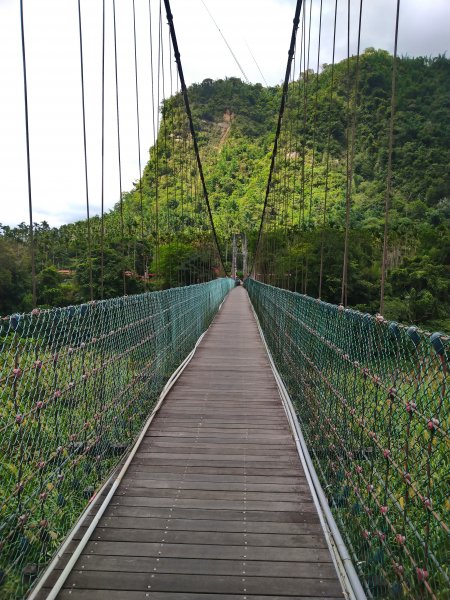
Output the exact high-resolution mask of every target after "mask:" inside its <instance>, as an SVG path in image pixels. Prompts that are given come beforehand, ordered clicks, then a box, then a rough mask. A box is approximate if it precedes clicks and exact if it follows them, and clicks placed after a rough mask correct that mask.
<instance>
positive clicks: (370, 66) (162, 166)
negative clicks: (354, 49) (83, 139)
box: [0, 49, 450, 329]
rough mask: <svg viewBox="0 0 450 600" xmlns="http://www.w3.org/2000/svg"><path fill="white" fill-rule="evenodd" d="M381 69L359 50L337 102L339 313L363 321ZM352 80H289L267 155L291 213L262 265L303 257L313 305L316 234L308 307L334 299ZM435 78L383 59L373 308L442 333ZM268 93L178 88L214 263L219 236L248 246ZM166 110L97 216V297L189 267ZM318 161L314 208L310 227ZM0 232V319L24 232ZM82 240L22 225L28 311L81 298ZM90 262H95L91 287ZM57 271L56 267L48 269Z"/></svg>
mask: <svg viewBox="0 0 450 600" xmlns="http://www.w3.org/2000/svg"><path fill="white" fill-rule="evenodd" d="M391 71H392V57H391V56H390V55H389V54H388V53H387V52H385V51H375V50H373V49H368V50H366V51H365V52H364V54H363V55H362V56H361V58H360V64H359V94H358V97H357V98H356V100H355V97H354V96H352V97H351V102H350V103H349V105H350V106H351V110H352V111H353V109H354V106H355V102H356V107H357V108H356V109H355V110H356V113H355V114H356V120H355V123H356V129H355V148H354V166H353V173H352V174H353V177H352V208H351V215H350V224H351V229H350V261H349V304H350V305H352V306H356V307H358V308H360V309H362V310H368V311H371V312H375V311H376V310H377V306H378V296H379V276H380V257H381V243H382V234H383V226H384V201H385V191H386V170H387V149H388V129H389V115H390V101H391V100H390V97H391ZM355 77H356V59H355V58H352V59H351V62H350V69H349V70H348V65H347V63H346V61H343V62H341V63H339V64H337V65H335V67H334V72H333V74H332V67H331V66H330V65H325V66H324V67H323V70H322V71H321V72H320V74H319V75H318V76H316V74H315V73H313V72H312V71H309V72H307V73H303V74H302V76H301V77H300V79H299V80H298V81H295V82H293V83H291V84H290V89H289V102H288V107H287V111H286V114H285V118H284V120H283V130H282V132H283V133H282V136H281V139H280V147H279V153H278V164H279V165H281V164H284V173H285V174H286V173H287V176H288V178H289V181H291V182H294V183H291V184H289V185H290V187H289V186H288V191H287V192H286V197H287V200H286V203H287V204H286V207H287V210H286V207H285V211H286V214H287V213H288V212H289V213H290V214H291V217H290V218H291V223H290V224H291V227H292V226H293V228H294V229H295V230H296V232H297V234H296V236H295V239H294V238H292V240H291V239H289V242H286V239H287V238H286V236H285V240H284V242H285V243H284V255H283V256H274V259H273V264H274V265H275V267H274V268H276V269H278V270H279V272H280V273H281V272H283V271H284V270H286V268H287V267H286V265H287V264H288V263H289V266H290V268H292V264H294V263H296V261H297V262H298V261H300V262H301V263H302V264H304V261H305V260H306V258H305V257H306V256H308V259H307V260H308V275H307V282H305V281H303V283H302V284H301V286H300V284H299V289H300V291H306V292H307V293H309V294H310V295H313V296H315V295H317V282H318V268H319V266H318V264H319V260H318V257H319V254H320V243H321V239H322V237H323V239H324V240H325V265H326V268H325V270H324V286H323V293H322V298H323V299H325V300H328V301H332V302H337V301H339V296H340V277H341V272H342V253H343V228H344V218H345V187H346V168H347V167H346V160H347V139H348V136H349V135H350V134H349V123H350V122H351V121H350V116H351V115H349V112H348V110H347V106H348V103H347V100H348V90H349V89H350V90H352V89H354V83H355ZM332 79H333V94H332V102H331V108H330V96H331V81H332ZM449 82H450V61H449V59H447V58H445V57H442V56H440V57H436V58H402V59H400V60H399V62H398V91H397V112H396V119H395V129H394V154H393V165H392V171H393V179H392V189H393V194H392V207H391V212H390V238H389V252H388V288H387V298H386V310H385V316H386V317H390V318H394V319H398V320H402V321H409V322H416V323H420V324H424V325H425V326H426V327H428V328H442V329H450V319H449V316H448V315H449V308H450V178H449V164H450V142H449V132H448V123H449V122H450V106H449V98H450V94H449V92H450V89H449V87H450V84H449ZM280 94H281V90H280V88H279V87H272V88H264V87H262V86H261V85H259V84H256V85H248V84H245V83H243V82H242V81H240V80H239V79H236V78H229V79H225V80H218V81H212V80H210V79H206V80H205V81H203V82H202V83H200V84H194V85H192V86H191V87H190V88H189V98H190V103H191V108H192V113H193V118H194V124H195V127H196V130H197V133H198V140H199V147H200V152H201V156H202V161H203V167H204V171H205V178H206V184H207V188H208V190H209V197H210V202H211V207H212V211H213V216H214V222H215V226H216V229H217V232H218V236H219V239H220V243H221V246H222V252H223V254H224V255H226V256H227V258H228V259H229V258H230V248H231V236H232V234H233V233H246V234H247V236H248V239H249V242H250V248H251V246H252V244H254V241H255V238H256V233H257V230H258V227H259V221H260V217H261V210H262V205H263V201H264V195H265V186H266V182H267V176H268V170H269V164H270V157H271V150H272V146H273V137H274V131H275V127H276V122H277V116H278V108H279V103H280ZM305 98H306V101H305ZM296 99H297V100H296ZM181 100H182V99H181V97H180V96H179V95H177V96H174V97H172V98H169V99H168V100H166V101H165V102H164V104H163V106H162V109H161V125H160V131H159V136H158V143H157V145H156V147H155V148H152V149H151V150H150V157H149V162H148V163H147V165H146V167H145V170H144V174H143V178H142V181H141V182H139V183H138V184H137V185H136V187H135V188H134V189H133V190H131V191H130V192H128V193H126V194H124V197H123V204H122V210H121V208H120V206H116V207H115V208H114V209H113V210H112V211H111V212H110V213H108V214H107V215H106V217H105V244H104V245H105V296H113V295H120V294H122V293H123V275H122V274H123V272H124V271H127V272H128V273H129V275H128V276H127V277H128V278H127V293H132V292H137V291H140V290H141V289H142V282H141V281H140V280H139V278H138V277H137V276H136V274H142V273H143V272H144V271H145V270H146V269H147V270H150V271H151V272H154V273H155V275H156V276H155V277H154V278H153V279H151V280H150V283H148V284H146V285H147V288H149V289H155V288H157V287H164V286H167V285H169V284H172V285H173V284H174V283H176V282H174V280H173V278H172V275H170V274H169V270H170V272H171V273H173V270H174V268H175V270H176V268H178V267H180V269H181V268H182V267H181V266H180V265H181V264H183V265H187V264H188V263H189V261H190V262H191V264H192V262H193V261H197V263H200V262H201V260H202V259H201V258H199V257H200V255H201V251H202V250H201V246H202V243H203V245H205V244H206V243H207V242H206V237H207V236H208V231H207V230H208V226H207V223H206V222H205V218H206V217H205V214H206V213H205V210H204V203H203V199H202V192H201V187H200V185H199V183H198V182H197V183H196V181H197V179H195V178H193V177H192V176H193V175H195V169H196V167H195V160H194V157H193V153H192V151H191V147H190V141H189V138H188V134H187V124H186V119H185V117H184V112H183V106H182V102H181ZM305 106H306V111H305V109H304V107H305ZM352 114H353V113H352ZM328 139H329V143H328ZM303 156H304V163H303V161H302V157H303ZM328 159H329V161H328V162H329V175H328V187H329V191H328V199H327V202H328V208H327V212H326V218H325V224H323V223H324V218H323V204H324V195H325V178H326V165H327V160H328ZM313 162H314V173H313V175H312V168H311V167H312V164H313ZM303 165H304V167H303ZM278 176H279V175H277V174H276V177H275V181H274V183H275V184H277V181H278V180H277V177H278ZM285 176H286V175H285ZM193 181H194V183H192V182H193ZM279 183H280V182H279V181H278V184H279ZM280 220H281V217H280ZM122 223H123V225H122ZM91 226H92V245H93V255H94V256H95V255H96V253H97V252H98V250H99V244H100V220H99V219H98V218H95V219H92V222H91ZM2 231H3V234H2V235H1V236H0V289H1V290H2V291H1V292H0V312H1V313H8V312H12V311H16V310H23V309H27V308H29V303H30V296H29V294H27V292H26V290H29V287H30V286H29V275H28V271H29V264H28V258H27V252H26V244H27V237H26V230H25V229H24V226H23V225H22V226H19V227H18V228H7V227H4V228H3V229H2ZM122 232H123V234H122ZM278 235H283V233H282V232H281V233H278ZM174 236H175V237H176V240H177V242H176V243H177V244H178V245H177V246H174ZM86 239H87V235H86V223H85V222H78V223H74V224H70V225H65V226H63V227H60V228H58V229H51V228H49V227H48V226H47V225H46V224H45V223H43V224H41V225H39V226H38V228H37V231H36V243H37V263H38V264H37V269H38V297H39V302H40V303H41V304H43V305H51V304H68V303H73V302H78V301H81V300H83V299H86V298H87V297H88V286H87V284H88V277H87V271H88V269H87V261H86V255H87V246H86V243H87V242H86ZM202 239H204V240H205V241H204V242H199V241H198V240H202ZM196 240H197V241H196ZM208 243H209V242H208ZM180 244H181V245H180ZM228 262H229V261H228ZM98 263H99V261H98V259H97V258H96V259H95V260H94V263H93V270H94V280H95V281H97V279H98V273H99V264H98ZM183 268H184V267H183ZM58 269H65V270H67V271H69V272H70V273H66V274H62V275H61V274H59V273H58ZM290 286H291V287H293V283H292V281H291V282H290ZM96 292H98V289H96Z"/></svg>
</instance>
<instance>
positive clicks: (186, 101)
mask: <svg viewBox="0 0 450 600" xmlns="http://www.w3.org/2000/svg"><path fill="white" fill-rule="evenodd" d="M298 1H300V3H301V0H298ZM164 6H165V8H166V15H167V20H168V23H169V28H170V35H171V39H172V45H173V50H174V55H175V60H176V63H177V67H178V74H179V78H180V85H181V93H182V95H183V99H184V105H185V109H186V113H187V116H188V121H189V129H190V132H191V136H192V143H193V145H194V152H195V157H196V160H197V166H198V171H199V175H200V180H201V182H202V188H203V196H204V199H205V202H206V206H207V209H208V215H209V221H210V224H211V231H212V233H213V237H214V241H215V244H216V247H217V252H218V255H219V259H220V263H221V266H222V269H223V270H224V273H225V275H227V270H226V267H225V263H224V261H223V257H222V251H221V248H220V244H219V239H218V237H217V232H216V228H215V226H214V220H213V216H212V211H211V205H210V202H209V196H208V190H207V188H206V182H205V177H204V173H203V166H202V162H201V159H200V152H199V149H198V142H197V135H196V133H195V129H194V122H193V120H192V113H191V107H190V104H189V97H188V93H187V87H186V82H185V79H184V73H183V67H182V64H181V56H180V51H179V48H178V41H177V36H176V33H175V26H174V23H173V15H172V11H171V8H170V1H169V0H164Z"/></svg>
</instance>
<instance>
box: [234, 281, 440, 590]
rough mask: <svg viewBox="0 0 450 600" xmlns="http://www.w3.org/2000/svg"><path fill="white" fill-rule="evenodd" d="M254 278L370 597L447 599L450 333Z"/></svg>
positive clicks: (270, 339) (250, 285)
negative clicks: (405, 323) (431, 331)
mask: <svg viewBox="0 0 450 600" xmlns="http://www.w3.org/2000/svg"><path fill="white" fill-rule="evenodd" d="M246 287H247V289H248V291H249V295H250V298H251V301H252V303H253V306H254V308H255V311H256V313H257V315H258V318H259V320H260V323H261V327H262V330H263V332H264V336H265V338H266V340H267V343H268V346H269V348H270V351H271V353H272V356H273V358H274V361H275V364H276V366H277V369H278V370H279V372H280V374H281V376H282V379H283V382H284V384H285V386H286V388H287V391H288V393H289V396H290V398H291V399H292V401H293V403H294V406H295V409H296V413H297V418H298V420H299V423H300V426H301V430H302V432H303V435H304V438H305V440H306V443H307V446H308V450H309V453H310V455H311V457H312V459H313V463H314V467H315V470H316V472H317V475H318V477H319V480H320V482H321V485H322V487H323V489H324V490H325V492H326V495H327V499H328V502H329V505H330V507H331V510H332V512H333V515H334V517H335V519H336V521H337V523H338V526H339V528H340V531H341V533H342V535H343V537H344V539H345V541H346V544H347V547H348V548H349V550H350V552H351V554H352V558H353V560H354V563H355V565H356V567H357V570H358V572H359V575H360V577H361V581H362V583H363V584H364V586H365V589H366V591H367V594H368V595H369V596H374V597H389V598H391V597H397V596H402V595H403V596H406V597H416V596H417V595H421V594H425V595H430V597H435V598H439V597H444V596H443V595H442V594H444V595H445V593H446V592H445V590H448V574H447V572H446V543H447V541H446V540H447V536H448V525H447V524H446V522H445V519H446V514H448V498H447V495H446V490H445V486H446V484H445V477H446V467H445V465H446V464H447V465H448V461H449V445H448V442H449V436H448V419H449V404H448V391H447V387H446V386H447V385H448V384H447V378H448V361H449V349H450V337H449V336H445V335H443V334H441V333H435V334H429V333H426V332H422V331H420V330H418V329H417V328H416V327H406V326H403V325H399V324H398V323H394V322H389V321H386V320H385V319H383V318H382V317H380V316H376V317H373V316H371V315H368V314H362V313H359V312H358V311H354V310H352V309H344V308H343V307H339V306H335V305H331V304H328V303H325V302H321V301H319V300H316V299H314V298H310V297H308V296H305V295H302V294H298V293H295V292H290V291H287V290H282V289H280V288H275V287H273V286H270V285H267V284H263V283H260V282H257V281H255V280H253V279H249V280H247V282H246ZM447 475H448V473H447Z"/></svg>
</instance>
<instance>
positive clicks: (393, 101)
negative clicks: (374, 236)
mask: <svg viewBox="0 0 450 600" xmlns="http://www.w3.org/2000/svg"><path fill="white" fill-rule="evenodd" d="M399 17H400V0H397V8H396V16H395V39H394V56H393V60H392V91H391V114H390V118H389V147H388V167H387V179H386V196H385V204H384V234H383V256H382V261H381V290H380V313H381V314H383V312H384V294H385V287H386V268H387V249H388V236H389V210H390V206H391V193H392V154H393V148H394V120H395V110H396V91H397V46H398V24H399Z"/></svg>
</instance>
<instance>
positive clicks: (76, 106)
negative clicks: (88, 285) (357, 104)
mask: <svg viewBox="0 0 450 600" xmlns="http://www.w3.org/2000/svg"><path fill="white" fill-rule="evenodd" d="M309 1H310V0H306V6H307V14H309ZM205 3H206V4H207V6H208V8H209V10H210V11H211V13H212V14H213V16H214V18H215V20H216V21H217V23H218V25H219V27H220V29H221V31H222V33H223V34H224V35H225V37H226V38H227V40H228V43H229V44H230V46H231V47H232V49H233V51H234V52H235V54H236V56H237V58H238V60H239V62H240V64H241V66H242V68H243V70H244V71H245V73H246V75H247V76H248V78H249V80H250V81H251V82H261V83H263V80H262V78H261V75H260V73H259V71H258V69H257V67H256V65H255V63H254V61H253V58H252V57H251V54H250V52H249V48H250V49H251V51H252V53H253V55H254V57H255V58H256V60H257V62H258V64H259V66H260V68H261V70H262V73H263V75H264V78H265V80H266V81H267V82H268V83H269V84H270V85H274V84H278V83H280V82H281V81H282V78H283V76H284V71H285V68H286V59H287V50H288V45H289V39H290V34H291V28H292V19H293V16H294V8H295V0H205ZM319 4H320V0H312V5H313V10H312V31H313V33H312V36H311V67H314V68H315V62H316V60H317V33H314V31H316V30H317V24H318V7H319ZM135 5H136V23H137V46H138V52H137V54H138V76H139V103H140V127H141V155H142V166H144V165H145V162H146V161H147V157H148V149H149V147H150V146H151V145H152V143H153V137H154V130H153V118H152V105H151V80H150V68H151V65H150V41H149V40H150V37H149V2H148V0H135ZM171 5H172V12H173V15H174V21H175V28H176V31H177V35H178V42H179V47H180V52H181V57H182V62H183V67H184V71H185V76H186V79H187V83H188V84H189V83H193V82H201V81H202V80H203V79H205V78H206V77H210V78H213V79H217V78H223V77H227V76H228V77H230V76H236V77H241V78H242V75H241V73H240V71H239V68H238V66H237V65H236V63H235V61H234V59H233V57H232V56H231V54H230V52H229V51H228V50H227V48H226V46H225V44H224V41H223V40H222V38H221V36H220V34H219V32H218V31H217V29H216V28H215V26H214V24H213V23H212V21H211V18H210V16H209V15H208V13H207V11H206V9H205V7H204V6H203V3H202V0H172V1H171ZM395 5H396V2H395V0H365V1H364V9H363V26H362V41H361V46H362V49H364V48H366V47H369V46H374V47H376V48H385V49H387V50H390V51H392V49H393V36H394V16H395ZM81 6H82V16H83V43H84V57H85V84H86V119H87V140H88V171H89V195H90V204H91V212H92V214H95V213H96V212H98V210H99V206H100V198H101V195H100V189H101V188H100V184H101V87H100V84H101V66H102V63H101V51H102V46H101V41H102V35H101V32H102V0H82V1H81ZM106 6H107V12H106V59H105V72H106V75H105V81H106V85H105V90H106V91H105V98H106V100H105V105H106V109H105V174H106V175H105V180H106V181H105V205H106V208H110V207H112V206H113V205H114V204H115V203H116V202H117V201H118V199H119V182H118V159H117V143H116V136H117V129H116V125H115V88H114V54H113V37H112V0H106ZM323 6H324V17H323V37H322V50H321V56H320V62H321V63H327V62H330V61H331V43H332V38H331V29H330V28H331V27H332V19H333V10H334V0H323ZM151 7H152V15H153V25H154V32H155V29H157V15H158V10H159V0H151ZM346 7H347V2H346V0H339V19H338V27H337V59H338V60H339V59H342V58H344V56H345V52H346V19H347V12H346V10H347V8H346ZM358 9H359V0H351V17H352V19H351V20H352V32H351V37H352V51H355V49H356V35H357V31H356V21H357V12H358ZM116 10H117V40H118V64H119V67H118V71H119V73H118V77H119V104H120V119H121V131H120V133H121V141H122V144H121V151H122V167H123V168H122V177H123V188H124V190H128V189H130V188H131V187H132V183H133V181H135V180H136V179H137V178H138V177H139V167H138V146H137V126H136V101H135V89H134V50H133V21H132V18H133V13H132V0H116ZM24 13H25V32H26V52H27V71H28V73H27V74H28V88H29V118H30V150H31V171H32V197H33V206H34V220H35V221H42V220H47V221H48V222H49V223H50V224H51V225H55V226H56V225H60V224H62V223H67V222H71V221H74V220H77V219H80V218H83V217H84V215H85V210H86V209H85V203H86V199H85V192H84V162H83V160H84V158H83V137H82V127H81V123H82V121H81V115H82V113H81V92H80V63H79V46H78V13H77V0H24ZM163 36H164V39H165V40H166V41H167V36H168V31H167V27H166V23H165V19H164V31H163ZM154 37H155V39H156V37H157V36H156V35H155V36H154ZM449 46H450V0H426V1H424V0H402V1H401V14H400V30H399V53H400V54H407V55H409V56H420V55H427V56H430V55H431V56H435V55H436V54H443V53H447V55H448V54H449ZM153 50H154V55H155V60H156V54H157V47H156V41H154V48H153ZM164 51H165V60H166V66H165V73H166V78H165V87H166V94H168V93H169V89H170V86H169V83H168V75H167V74H168V73H169V56H168V46H167V44H166V46H165V50H164ZM313 57H314V58H313ZM21 60H22V56H21V45H20V14H19V0H0V223H3V224H9V225H15V224H17V223H19V222H21V221H28V192H27V180H26V162H25V156H26V155H25V127H24V105H23V78H22V77H23V75H22V62H21ZM155 70H156V65H155ZM160 88H162V80H161V82H160ZM155 93H156V82H155ZM161 95H162V94H161Z"/></svg>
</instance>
